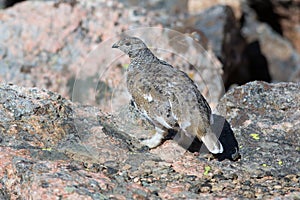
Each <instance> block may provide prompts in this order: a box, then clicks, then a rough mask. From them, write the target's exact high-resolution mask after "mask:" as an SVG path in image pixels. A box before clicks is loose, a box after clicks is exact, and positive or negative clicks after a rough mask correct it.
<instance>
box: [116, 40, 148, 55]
mask: <svg viewBox="0 0 300 200" xmlns="http://www.w3.org/2000/svg"><path fill="white" fill-rule="evenodd" d="M112 48H117V49H120V50H121V51H123V52H124V53H126V54H127V55H129V57H130V58H135V57H136V56H138V54H139V52H140V51H141V50H143V49H147V46H146V44H145V43H144V42H143V41H142V40H141V39H139V38H137V37H124V38H122V39H121V40H119V41H118V42H116V43H115V44H114V45H113V46H112Z"/></svg>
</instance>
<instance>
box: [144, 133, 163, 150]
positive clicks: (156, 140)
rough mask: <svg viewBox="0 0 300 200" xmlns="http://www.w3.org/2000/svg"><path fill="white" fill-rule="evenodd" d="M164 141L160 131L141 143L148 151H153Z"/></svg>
mask: <svg viewBox="0 0 300 200" xmlns="http://www.w3.org/2000/svg"><path fill="white" fill-rule="evenodd" d="M163 139H164V134H163V133H162V132H161V131H157V132H156V133H155V135H153V136H152V137H151V138H150V139H146V140H143V141H142V144H143V145H146V146H148V147H149V148H150V149H153V148H155V147H157V146H158V145H160V144H161V142H162V140H163Z"/></svg>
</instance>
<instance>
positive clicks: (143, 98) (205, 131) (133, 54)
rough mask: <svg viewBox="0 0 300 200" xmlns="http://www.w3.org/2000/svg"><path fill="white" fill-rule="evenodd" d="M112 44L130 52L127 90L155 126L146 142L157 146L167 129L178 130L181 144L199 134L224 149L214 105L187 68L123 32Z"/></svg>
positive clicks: (216, 149)
mask: <svg viewBox="0 0 300 200" xmlns="http://www.w3.org/2000/svg"><path fill="white" fill-rule="evenodd" d="M112 48H116V49H119V50H121V51H122V52H123V53H125V54H127V55H128V56H129V58H130V64H129V66H128V68H127V71H126V84H127V90H128V92H129V93H130V95H131V97H132V102H133V104H134V106H135V107H136V109H137V110H138V111H139V112H140V113H141V114H142V115H143V116H144V117H145V118H147V120H149V121H150V122H151V123H152V124H153V125H154V127H155V134H154V135H153V136H152V137H151V138H149V139H145V140H143V141H142V143H143V144H144V145H146V146H148V147H149V148H150V149H152V148H156V147H157V146H159V145H160V144H161V143H162V142H163V141H164V139H165V138H166V136H167V135H168V130H177V131H178V132H179V133H180V137H179V138H178V142H179V143H181V144H183V145H182V146H184V145H188V144H191V141H192V140H193V139H194V138H195V137H197V138H198V139H199V140H201V141H202V142H203V143H204V145H205V146H206V147H207V149H208V150H209V151H210V152H211V153H213V154H220V153H222V152H223V146H222V144H221V142H220V141H219V140H218V138H217V136H216V135H215V134H214V132H213V131H212V128H211V125H212V123H213V117H212V111H211V108H210V106H209V104H208V103H207V101H206V100H205V98H204V97H203V96H202V94H201V92H200V91H199V90H198V88H197V85H196V84H195V83H194V81H193V80H192V79H191V78H190V77H189V76H188V75H187V74H186V73H185V72H183V71H181V70H179V69H177V68H175V67H173V66H172V65H170V64H169V63H167V62H165V61H163V60H161V59H159V58H157V57H156V56H155V55H154V54H153V52H152V51H151V50H150V49H149V48H148V47H147V45H146V44H145V43H144V42H143V41H142V40H141V39H140V38H138V37H132V36H123V37H122V38H121V39H120V40H119V41H117V42H116V43H114V44H113V46H112Z"/></svg>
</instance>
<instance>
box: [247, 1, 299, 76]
mask: <svg viewBox="0 0 300 200" xmlns="http://www.w3.org/2000/svg"><path fill="white" fill-rule="evenodd" d="M242 9H243V11H244V13H245V14H244V18H243V20H244V21H243V27H242V28H241V32H242V34H243V36H244V37H245V38H246V39H247V41H248V43H252V42H258V44H259V47H260V48H259V49H260V50H261V52H262V54H263V55H264V57H265V58H266V61H267V65H268V69H269V70H268V71H269V73H270V75H271V78H272V80H273V81H274V82H279V81H295V82H296V81H299V80H300V79H299V78H300V76H299V73H300V72H299V71H300V54H299V52H297V50H296V49H295V47H294V46H293V45H292V44H291V43H290V42H289V41H288V39H286V38H284V37H282V36H281V35H280V33H278V32H276V31H274V29H273V28H272V27H271V26H270V25H268V24H267V23H262V22H259V21H257V18H258V15H257V14H256V13H255V12H254V10H253V9H252V8H250V7H249V5H248V4H245V3H244V4H243V7H242Z"/></svg>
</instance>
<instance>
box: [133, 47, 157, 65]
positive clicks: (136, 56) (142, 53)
mask: <svg viewBox="0 0 300 200" xmlns="http://www.w3.org/2000/svg"><path fill="white" fill-rule="evenodd" d="M129 57H130V60H131V62H139V63H149V62H153V61H155V60H157V59H158V58H157V57H156V56H155V55H154V54H153V53H152V52H151V51H150V50H149V49H148V48H146V49H139V50H137V51H135V52H132V54H131V55H129Z"/></svg>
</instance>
